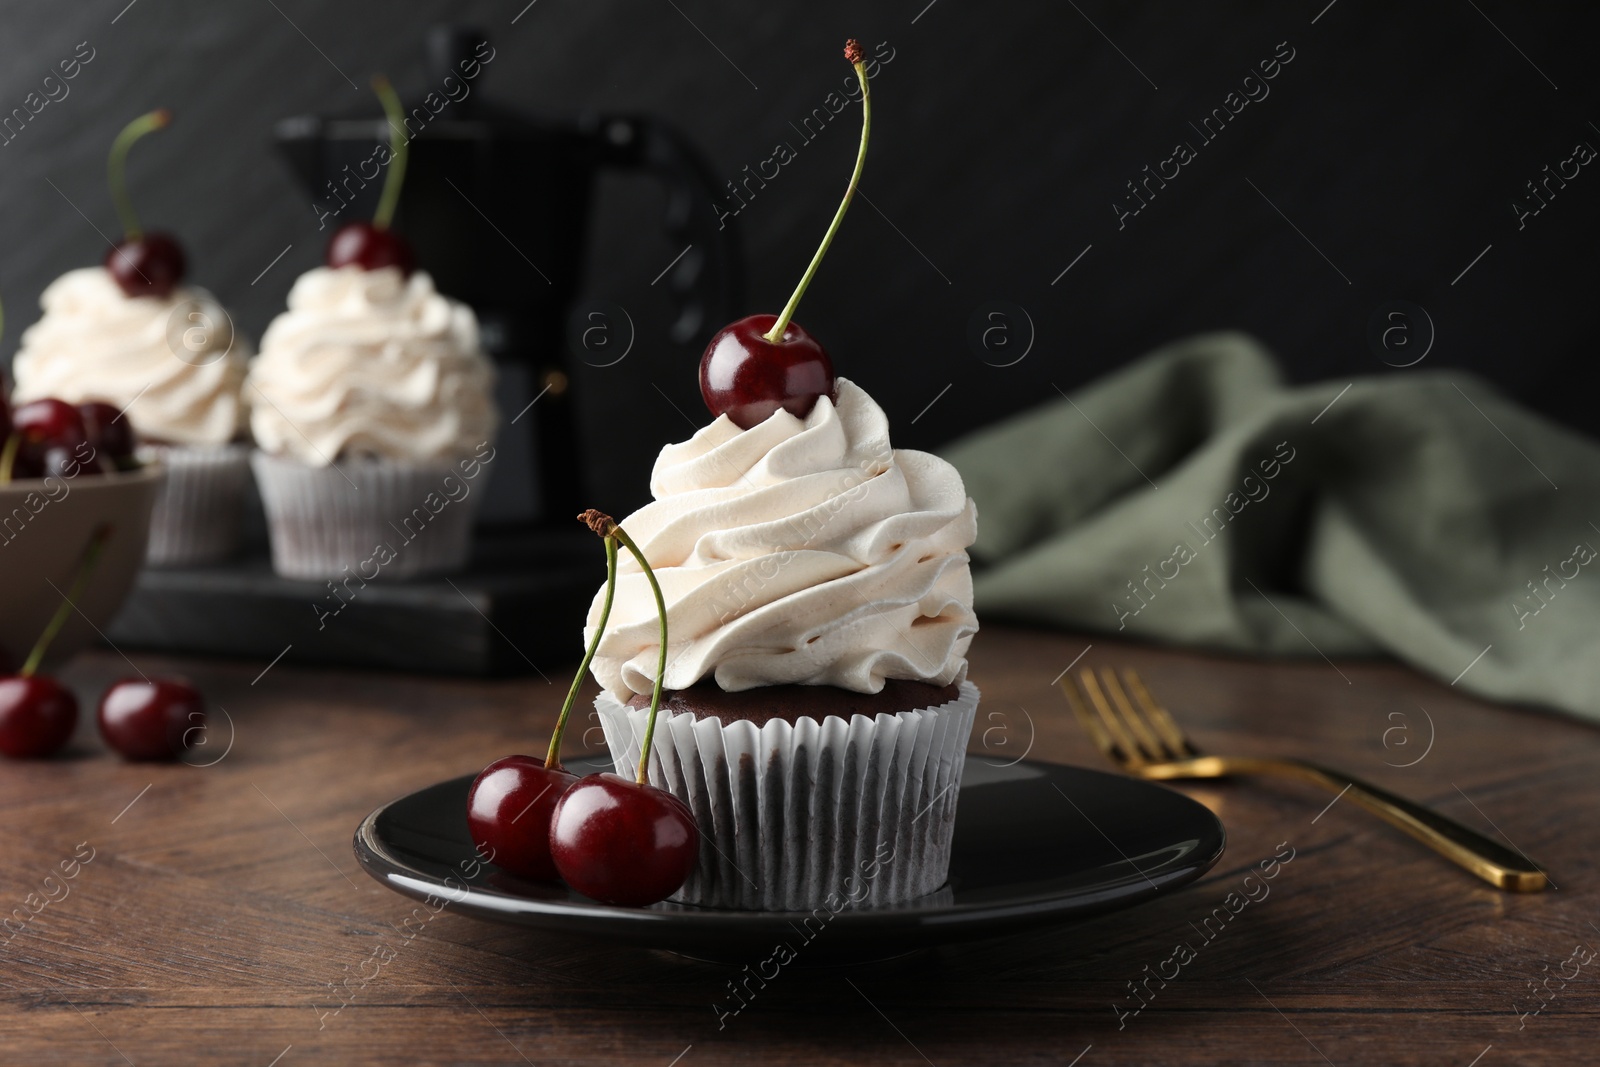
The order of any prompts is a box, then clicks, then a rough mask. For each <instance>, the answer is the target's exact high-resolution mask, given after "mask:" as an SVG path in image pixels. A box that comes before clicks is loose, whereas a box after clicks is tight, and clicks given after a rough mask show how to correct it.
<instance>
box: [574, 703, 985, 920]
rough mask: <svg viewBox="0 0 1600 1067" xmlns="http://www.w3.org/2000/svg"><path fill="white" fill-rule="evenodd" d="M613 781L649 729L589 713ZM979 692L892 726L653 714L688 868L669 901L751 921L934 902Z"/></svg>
mask: <svg viewBox="0 0 1600 1067" xmlns="http://www.w3.org/2000/svg"><path fill="white" fill-rule="evenodd" d="M595 707H596V709H597V710H598V711H599V713H600V722H601V725H602V726H603V728H604V730H605V736H606V745H607V747H608V748H609V749H610V750H611V758H612V760H613V762H614V763H615V764H616V769H617V773H618V774H622V775H626V776H628V777H630V778H631V777H632V776H633V774H634V773H635V770H636V769H637V767H638V760H639V748H640V745H641V743H642V741H643V738H644V729H645V725H646V723H647V722H648V720H649V717H650V712H649V709H648V708H630V707H628V706H627V705H625V704H623V703H621V702H619V701H618V700H616V698H614V697H612V696H611V695H610V694H609V693H601V694H600V696H599V697H598V698H597V699H596V700H595ZM977 708H978V688H977V686H975V685H973V684H972V683H971V682H963V683H962V684H961V692H960V694H959V695H958V696H957V697H956V699H955V700H952V701H950V702H949V703H947V704H943V705H940V706H938V707H934V708H923V709H921V710H918V711H907V712H901V713H899V714H897V715H886V714H885V715H878V716H876V717H875V718H872V719H869V718H867V717H866V716H864V715H857V716H854V717H852V718H851V719H850V720H849V721H848V722H847V721H846V720H844V719H842V718H840V717H838V716H828V717H826V718H824V719H822V720H820V721H819V720H817V719H813V718H801V719H798V720H796V721H795V722H793V723H789V722H786V721H784V720H781V719H774V720H772V721H770V722H768V723H766V724H765V725H763V726H759V727H758V726H756V725H755V724H754V723H752V722H749V721H746V720H738V721H734V722H730V723H728V724H727V725H723V724H722V722H721V721H720V720H717V719H696V718H695V716H693V715H691V714H684V713H679V714H676V715H668V714H667V713H666V712H662V713H660V715H659V716H658V717H657V719H656V734H655V741H654V743H653V744H652V746H651V752H650V768H649V774H650V783H651V784H652V785H654V786H656V787H658V788H661V789H665V790H667V791H668V792H670V793H672V794H673V795H674V796H676V797H678V799H680V800H682V801H683V802H684V803H686V804H688V805H689V808H690V810H691V811H693V812H694V816H695V821H696V823H698V825H699V827H700V834H701V839H700V858H699V861H698V863H697V865H696V867H695V871H694V873H693V874H691V875H690V876H689V880H688V881H687V882H686V883H684V886H683V888H682V889H681V890H679V891H678V892H677V893H676V894H674V895H673V897H672V898H671V899H673V900H675V901H679V902H681V903H686V904H697V905H701V906H705V907H717V908H741V909H751V910H761V911H809V910H811V909H814V908H818V907H824V906H827V907H830V908H831V909H832V910H835V911H836V910H839V907H840V906H841V904H842V905H843V906H845V907H871V906H874V905H882V904H889V903H893V902H896V901H901V900H909V899H911V898H913V897H919V896H923V895H925V894H928V893H932V892H934V891H935V890H937V889H939V887H940V886H942V885H943V884H944V882H945V879H946V877H947V876H948V875H949V871H950V840H951V836H952V834H953V833H954V831H955V815H956V800H957V797H958V795H959V793H960V791H961V769H962V765H963V763H964V760H965V754H966V747H967V739H968V737H969V735H970V734H971V733H972V722H973V718H974V716H975V715H976V713H977Z"/></svg>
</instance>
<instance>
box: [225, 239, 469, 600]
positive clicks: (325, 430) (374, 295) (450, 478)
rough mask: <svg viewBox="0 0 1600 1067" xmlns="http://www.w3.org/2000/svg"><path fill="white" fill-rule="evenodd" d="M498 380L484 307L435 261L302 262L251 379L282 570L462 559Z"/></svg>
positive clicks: (261, 468) (311, 571)
mask: <svg viewBox="0 0 1600 1067" xmlns="http://www.w3.org/2000/svg"><path fill="white" fill-rule="evenodd" d="M493 389H494V369H493V366H492V365H491V363H490V362H489V359H488V357H487V356H486V355H485V354H484V352H483V349H482V346H481V345H480V343H479V340H478V320H477V317H476V316H475V315H474V314H473V313H472V309H471V308H469V307H467V306H466V305H465V304H462V303H460V302H459V301H455V300H451V299H449V298H448V297H445V296H442V295H440V293H439V292H438V291H437V290H436V289H435V288H434V286H433V279H432V278H430V277H429V276H428V275H427V274H426V273H425V272H421V271H418V272H416V273H413V274H411V275H410V276H409V277H407V276H406V274H405V273H404V272H403V271H402V269H401V268H400V267H397V266H387V267H381V268H378V269H375V270H368V269H365V268H363V267H361V266H355V265H351V266H341V267H337V268H335V267H317V268H316V269H314V270H311V271H308V272H306V273H305V274H303V275H301V276H300V278H299V279H298V280H297V281H296V282H295V284H294V288H293V290H292V291H291V292H290V293H289V310H287V311H285V312H283V313H282V314H281V315H279V316H278V317H277V318H276V319H274V320H273V322H272V324H271V325H270V326H269V327H268V328H267V332H266V334H265V335H263V337H262V339H261V354H260V356H258V357H257V358H256V359H255V361H254V362H253V363H252V364H251V368H250V374H249V379H248V384H247V388H246V396H247V398H248V400H249V403H250V425H251V428H252V429H253V430H254V433H255V438H256V443H257V444H258V445H259V446H260V451H259V452H257V453H256V455H255V459H254V464H255V471H256V479H257V481H258V482H259V483H260V485H261V494H262V502H263V503H264V504H265V506H266V512H267V520H268V525H269V527H270V530H271V536H272V562H273V567H274V569H276V570H277V572H278V573H279V574H282V575H284V576H285V577H290V578H307V579H317V578H338V577H344V576H346V575H349V574H356V575H358V576H359V577H360V578H361V579H362V580H364V581H370V580H371V579H373V578H375V577H377V575H378V574H380V573H382V574H385V575H389V576H393V577H406V576H411V575H417V574H426V573H437V572H440V571H449V570H456V569H459V568H460V567H462V566H463V565H464V564H465V563H466V560H467V555H468V552H469V549H470V543H471V531H472V520H473V516H474V514H475V513H476V511H477V505H478V501H479V499H480V498H481V492H480V490H481V487H482V485H483V483H484V481H485V480H486V471H485V468H486V465H487V464H488V463H490V462H491V461H492V460H493V458H494V444H493V442H494V435H495V431H496V428H497V426H498V422H499V417H498V413H497V411H496V409H495V405H494V398H493Z"/></svg>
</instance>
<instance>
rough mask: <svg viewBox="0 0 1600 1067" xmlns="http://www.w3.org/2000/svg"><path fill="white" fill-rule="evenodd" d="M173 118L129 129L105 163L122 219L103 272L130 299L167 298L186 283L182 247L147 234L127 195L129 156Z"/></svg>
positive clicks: (159, 112)
mask: <svg viewBox="0 0 1600 1067" xmlns="http://www.w3.org/2000/svg"><path fill="white" fill-rule="evenodd" d="M171 122H172V112H170V111H168V110H167V109H166V108H157V109H156V110H154V111H149V112H146V113H145V114H143V115H140V116H139V117H138V118H136V119H134V120H133V121H132V122H130V123H128V124H127V125H126V126H124V127H123V128H122V132H121V133H119V134H117V137H116V140H114V141H112V142H111V153H110V155H109V156H108V157H107V159H106V181H107V183H108V184H109V185H110V186H111V199H112V201H113V202H114V203H115V204H116V207H117V215H118V216H119V217H120V218H121V219H122V240H121V241H118V242H117V243H116V244H115V245H113V246H112V247H111V249H110V251H108V252H107V253H106V260H105V267H106V270H107V271H109V272H110V273H111V277H112V279H113V280H114V281H115V282H116V283H117V285H118V287H119V288H121V290H122V291H123V293H124V294H125V295H127V296H130V297H133V296H157V297H164V296H167V295H168V294H170V293H171V292H172V290H173V289H175V288H176V287H177V285H178V283H179V282H180V281H182V280H183V273H184V268H185V266H186V264H185V262H184V257H183V247H182V246H181V245H179V244H178V242H177V240H176V239H175V238H173V237H172V236H170V235H168V234H165V233H155V232H150V233H146V232H145V230H144V227H142V226H141V225H140V224H139V215H138V213H137V212H135V211H134V210H133V199H132V197H130V196H129V195H128V180H127V171H128V150H129V149H131V148H132V147H133V146H134V144H135V142H137V141H138V140H139V139H140V138H142V137H144V136H145V135H146V134H150V133H154V132H155V131H156V130H160V129H164V128H165V127H166V126H167V125H168V124H170V123H171Z"/></svg>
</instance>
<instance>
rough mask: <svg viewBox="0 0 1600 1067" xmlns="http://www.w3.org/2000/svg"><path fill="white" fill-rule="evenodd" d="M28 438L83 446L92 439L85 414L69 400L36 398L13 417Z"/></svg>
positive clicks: (35, 440) (13, 420)
mask: <svg viewBox="0 0 1600 1067" xmlns="http://www.w3.org/2000/svg"><path fill="white" fill-rule="evenodd" d="M11 419H12V423H13V425H14V426H15V427H16V431H17V433H20V434H21V435H22V436H23V439H24V440H27V441H34V442H39V443H44V444H52V445H69V446H70V445H80V444H83V443H84V442H85V441H87V440H88V439H89V436H88V433H87V431H86V430H85V429H84V425H83V415H82V414H80V413H79V411H78V409H77V408H75V407H73V406H72V405H71V404H69V403H67V402H66V401H65V400H54V399H49V400H33V401H30V402H28V403H26V404H23V405H22V406H21V407H19V408H17V410H16V411H15V412H13V413H12V416H11Z"/></svg>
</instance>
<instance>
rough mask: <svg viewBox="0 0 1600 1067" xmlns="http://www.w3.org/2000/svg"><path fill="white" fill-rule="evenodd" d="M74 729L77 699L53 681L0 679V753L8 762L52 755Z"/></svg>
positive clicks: (21, 676)
mask: <svg viewBox="0 0 1600 1067" xmlns="http://www.w3.org/2000/svg"><path fill="white" fill-rule="evenodd" d="M77 725H78V698H77V697H75V696H73V695H72V690H70V689H68V688H66V687H65V686H63V685H62V684H61V683H60V682H58V681H56V680H55V679H54V678H50V677H47V676H45V675H42V674H32V675H26V674H13V675H11V676H9V677H6V678H0V753H4V754H5V755H7V756H10V757H11V758H12V759H36V758H38V757H40V756H49V755H53V754H54V753H56V752H57V751H59V750H60V748H61V746H62V745H64V744H66V743H67V739H68V738H70V737H71V736H72V731H73V728H74V727H76V726H77Z"/></svg>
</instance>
